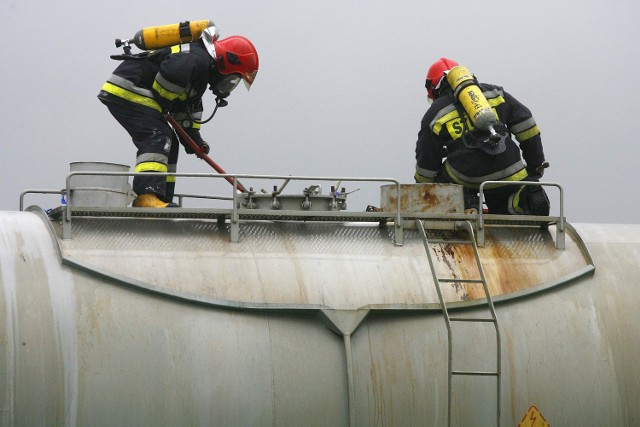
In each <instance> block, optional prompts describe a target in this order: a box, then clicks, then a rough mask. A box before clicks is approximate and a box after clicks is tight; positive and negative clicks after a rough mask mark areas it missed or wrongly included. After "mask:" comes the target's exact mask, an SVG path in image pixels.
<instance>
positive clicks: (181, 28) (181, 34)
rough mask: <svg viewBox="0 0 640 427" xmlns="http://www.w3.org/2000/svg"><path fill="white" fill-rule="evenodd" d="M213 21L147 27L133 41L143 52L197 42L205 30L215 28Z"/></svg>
mask: <svg viewBox="0 0 640 427" xmlns="http://www.w3.org/2000/svg"><path fill="white" fill-rule="evenodd" d="M213 25H214V23H213V21H209V20H206V19H205V20H203V21H184V22H180V23H179V24H170V25H160V26H156V27H145V28H143V29H142V30H140V31H138V32H137V33H136V34H135V35H134V36H133V39H131V41H132V42H133V43H134V44H135V45H136V46H137V47H138V48H140V49H142V50H150V49H161V48H163V47H170V46H175V45H177V44H180V43H189V42H191V41H193V40H197V39H198V38H199V37H200V34H202V31H203V30H204V29H205V28H208V27H211V26H213Z"/></svg>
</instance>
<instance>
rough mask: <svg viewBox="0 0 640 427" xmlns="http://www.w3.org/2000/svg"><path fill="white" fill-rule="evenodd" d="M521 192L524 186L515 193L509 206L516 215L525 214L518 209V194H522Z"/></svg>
mask: <svg viewBox="0 0 640 427" xmlns="http://www.w3.org/2000/svg"><path fill="white" fill-rule="evenodd" d="M522 190H524V185H523V186H522V187H520V188H519V189H518V191H516V192H515V194H514V195H513V202H512V204H511V208H512V209H513V211H514V212H515V213H518V214H524V213H525V212H524V209H522V208H521V207H520V193H522Z"/></svg>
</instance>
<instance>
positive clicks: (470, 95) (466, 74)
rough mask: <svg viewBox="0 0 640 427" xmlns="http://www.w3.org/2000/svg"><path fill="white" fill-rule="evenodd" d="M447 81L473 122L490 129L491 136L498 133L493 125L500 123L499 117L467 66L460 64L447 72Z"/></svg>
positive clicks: (487, 129)
mask: <svg viewBox="0 0 640 427" xmlns="http://www.w3.org/2000/svg"><path fill="white" fill-rule="evenodd" d="M447 82H448V83H449V86H451V89H453V96H454V97H455V98H456V99H458V101H460V104H462V106H463V107H464V110H465V111H466V112H467V114H468V115H469V118H470V119H471V123H473V125H474V126H475V127H476V128H477V129H480V130H484V131H489V133H490V134H491V137H493V136H494V135H497V134H496V131H495V130H494V128H493V126H494V125H495V124H496V123H498V117H497V116H496V114H495V112H494V111H493V109H492V108H491V106H490V105H489V101H487V98H485V96H484V94H483V93H482V89H480V87H479V86H478V84H477V82H476V79H475V77H473V74H471V72H470V71H469V70H468V69H467V68H466V67H463V66H462V65H458V66H456V67H453V68H452V69H451V70H449V72H448V73H447ZM492 139H493V138H492Z"/></svg>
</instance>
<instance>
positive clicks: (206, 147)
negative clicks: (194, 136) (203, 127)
mask: <svg viewBox="0 0 640 427" xmlns="http://www.w3.org/2000/svg"><path fill="white" fill-rule="evenodd" d="M198 146H199V147H200V148H201V149H202V151H203V152H204V154H209V144H207V142H206V141H202V143H200V144H198Z"/></svg>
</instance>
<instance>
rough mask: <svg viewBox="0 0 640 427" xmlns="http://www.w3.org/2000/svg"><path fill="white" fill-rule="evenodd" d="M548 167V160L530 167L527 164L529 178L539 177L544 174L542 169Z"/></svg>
mask: <svg viewBox="0 0 640 427" xmlns="http://www.w3.org/2000/svg"><path fill="white" fill-rule="evenodd" d="M548 167H549V162H542V163H541V164H539V165H538V166H535V167H530V166H529V165H527V174H528V175H529V178H534V179H540V178H542V175H544V170H545V169H546V168H548Z"/></svg>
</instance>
